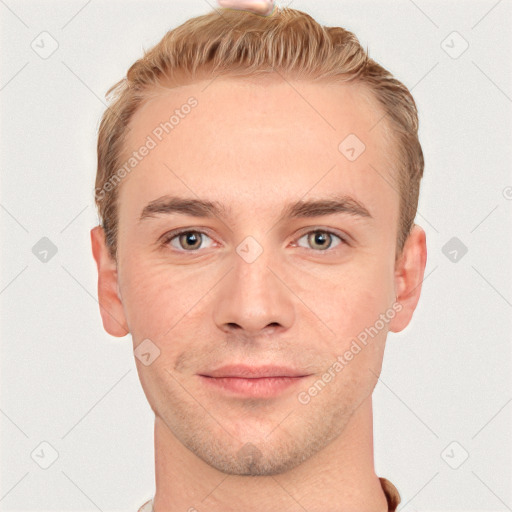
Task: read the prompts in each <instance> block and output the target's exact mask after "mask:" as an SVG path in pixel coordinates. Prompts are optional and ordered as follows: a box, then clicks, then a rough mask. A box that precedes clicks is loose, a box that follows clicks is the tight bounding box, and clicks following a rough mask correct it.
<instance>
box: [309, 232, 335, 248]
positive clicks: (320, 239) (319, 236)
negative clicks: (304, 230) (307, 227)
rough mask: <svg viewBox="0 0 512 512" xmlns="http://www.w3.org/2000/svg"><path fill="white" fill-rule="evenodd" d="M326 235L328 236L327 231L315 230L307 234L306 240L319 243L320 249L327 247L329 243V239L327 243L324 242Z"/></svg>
mask: <svg viewBox="0 0 512 512" xmlns="http://www.w3.org/2000/svg"><path fill="white" fill-rule="evenodd" d="M328 237H329V235H328V234H327V233H324V232H322V231H315V232H313V233H310V234H309V236H308V239H309V240H308V241H309V242H311V241H313V242H314V244H316V243H319V244H320V245H319V247H320V249H328V248H329V247H330V245H331V241H330V240H328V243H327V245H326V243H325V242H326V240H327V238H328Z"/></svg>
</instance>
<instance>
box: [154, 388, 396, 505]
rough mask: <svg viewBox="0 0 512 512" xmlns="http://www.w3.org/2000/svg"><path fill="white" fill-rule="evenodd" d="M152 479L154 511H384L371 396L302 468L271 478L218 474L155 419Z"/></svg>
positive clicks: (301, 465)
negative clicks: (153, 474)
mask: <svg viewBox="0 0 512 512" xmlns="http://www.w3.org/2000/svg"><path fill="white" fill-rule="evenodd" d="M155 475H156V493H155V497H154V500H153V507H154V510H155V512H164V511H165V512H177V511H178V510H179V511H183V510H187V511H188V510H190V511H196V509H197V510H206V509H207V510H209V511H210V512H225V511H226V510H231V509H232V508H233V507H235V508H236V509H237V510H244V511H245V512H259V511H261V510H268V511H273V510H308V512H320V511H322V512H325V511H326V510H328V511H329V512H341V511H343V512H356V511H357V512H387V510H388V507H387V501H386V497H385V494H384V492H383V490H382V487H381V484H380V480H379V478H378V476H377V475H376V474H375V470H374V459H373V414H372V401H371V395H370V396H369V397H368V398H367V399H366V400H365V401H364V402H363V403H362V404H361V405H360V406H359V407H358V409H357V410H356V411H355V412H354V414H353V415H352V417H351V419H350V421H349V423H348V424H347V426H346V428H345V429H344V431H343V432H342V433H341V435H339V436H338V437H337V438H336V439H334V440H333V441H332V442H331V443H330V444H329V445H327V446H326V447H325V448H324V449H323V450H321V451H319V452H317V453H316V454H315V455H313V456H312V457H310V458H308V459H307V460H305V461H304V462H303V463H302V464H299V465H298V466H296V467H295V468H293V469H292V470H290V471H288V472H286V473H281V474H278V475H275V476H238V475H227V474H225V473H222V472H220V471H218V470H217V469H216V468H214V467H212V466H210V465H208V464H206V463H205V462H204V461H203V460H201V459H200V458H198V457H197V456H196V455H195V454H194V453H192V452H191V451H189V450H188V449H187V448H186V447H184V446H183V445H182V444H181V443H180V442H179V441H178V440H177V439H176V437H175V436H174V435H173V433H172V432H171V431H170V430H169V428H168V427H167V425H166V424H165V423H164V422H163V421H162V419H161V418H159V417H158V416H157V417H156V418H155ZM242 489H243V492H240V491H241V490H242Z"/></svg>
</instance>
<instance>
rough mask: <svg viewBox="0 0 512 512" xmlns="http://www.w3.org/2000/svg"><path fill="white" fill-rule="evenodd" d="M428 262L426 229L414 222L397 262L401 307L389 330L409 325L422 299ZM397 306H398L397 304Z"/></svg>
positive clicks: (396, 289)
mask: <svg viewBox="0 0 512 512" xmlns="http://www.w3.org/2000/svg"><path fill="white" fill-rule="evenodd" d="M426 263H427V243H426V236H425V231H423V229H422V228H421V227H420V226H418V225H416V224H414V226H413V228H412V230H411V232H410V233H409V236H408V237H407V240H406V242H405V244H404V248H403V251H402V255H401V256H400V258H399V259H398V260H397V262H396V264H395V293H396V297H397V300H396V302H397V305H398V304H400V306H401V309H400V310H399V311H398V312H397V314H396V315H395V317H394V318H393V320H391V322H390V323H389V330H390V331H392V332H400V331H402V330H403V329H405V328H406V327H407V325H409V322H410V321H411V318H412V315H413V313H414V310H415V309H416V305H417V304H418V301H419V299H420V293H421V285H422V283H423V276H424V274H425V265H426ZM395 307H396V306H395Z"/></svg>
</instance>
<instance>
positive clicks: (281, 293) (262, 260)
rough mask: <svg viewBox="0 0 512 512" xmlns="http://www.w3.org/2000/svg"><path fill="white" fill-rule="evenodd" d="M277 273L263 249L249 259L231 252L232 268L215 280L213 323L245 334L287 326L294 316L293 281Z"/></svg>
mask: <svg viewBox="0 0 512 512" xmlns="http://www.w3.org/2000/svg"><path fill="white" fill-rule="evenodd" d="M272 260H273V262H272ZM269 267H270V268H269ZM274 267H275V268H274ZM280 274H283V272H282V271H279V267H278V265H277V264H276V263H275V258H271V257H270V255H269V254H268V253H267V252H266V251H263V253H262V254H261V255H260V256H259V257H258V258H257V259H256V260H255V261H252V262H251V263H249V262H247V261H246V260H244V259H243V258H242V257H240V256H239V255H238V254H237V253H234V255H233V268H232V269H231V271H230V272H229V273H228V274H227V275H226V277H225V278H224V279H223V280H222V281H221V282H220V283H219V286H218V294H217V296H216V297H215V306H214V322H215V324H216V325H217V327H218V328H219V329H221V330H222V331H223V332H226V333H233V332H235V331H239V332H238V334H246V335H248V336H249V335H250V336H255V335H262V334H276V333H277V332H284V331H286V330H288V329H289V328H290V327H291V326H292V325H293V322H294V320H295V304H296V302H295V301H294V295H293V292H292V291H290V288H291V289H293V285H291V284H290V283H286V276H284V278H283V276H282V275H280ZM283 281H284V282H283ZM285 283H286V284H285Z"/></svg>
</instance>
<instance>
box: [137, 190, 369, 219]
mask: <svg viewBox="0 0 512 512" xmlns="http://www.w3.org/2000/svg"><path fill="white" fill-rule="evenodd" d="M230 213H231V210H230V209H228V208H226V207H224V206H223V205H222V204H220V203H218V202H216V201H207V200H203V199H187V198H182V197H176V196H162V197H159V198H158V199H155V200H153V201H151V202H149V203H148V204H147V205H146V206H145V207H144V208H143V210H142V212H141V215H140V218H139V222H141V221H142V220H144V219H147V218H150V217H155V216H157V215H171V214H181V215H190V216H191V217H200V218H213V217H219V218H226V217H229V215H230ZM339 213H342V214H346V215H350V216H354V217H359V218H361V219H373V216H372V215H371V213H370V212H369V211H368V209H367V208H366V207H365V206H364V205H363V204H362V203H361V202H359V201H358V200H356V199H354V198H353V197H350V196H347V195H337V196H331V197H328V198H325V199H316V200H307V201H303V200H299V201H296V202H295V203H291V204H288V205H286V206H285V208H284V209H283V212H282V215H281V217H282V218H283V219H293V218H309V217H320V216H323V215H333V214H339Z"/></svg>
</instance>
